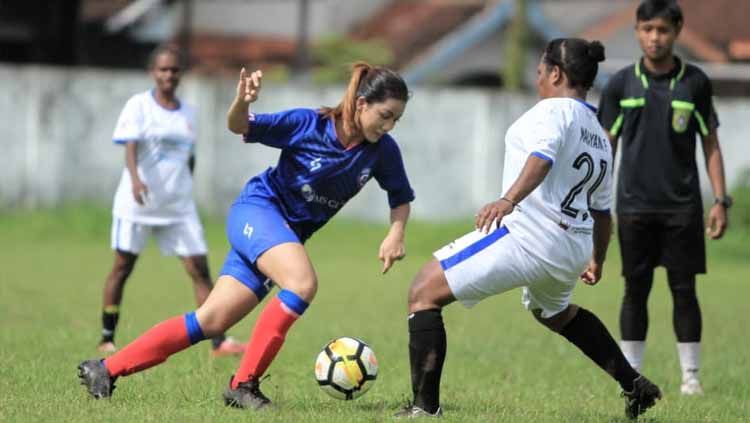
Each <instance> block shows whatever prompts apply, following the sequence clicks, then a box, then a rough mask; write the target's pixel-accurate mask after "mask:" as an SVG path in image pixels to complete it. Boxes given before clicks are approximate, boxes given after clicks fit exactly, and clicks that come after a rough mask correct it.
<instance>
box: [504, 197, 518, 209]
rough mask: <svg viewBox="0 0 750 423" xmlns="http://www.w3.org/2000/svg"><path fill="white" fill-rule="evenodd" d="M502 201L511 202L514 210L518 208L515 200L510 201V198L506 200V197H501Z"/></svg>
mask: <svg viewBox="0 0 750 423" xmlns="http://www.w3.org/2000/svg"><path fill="white" fill-rule="evenodd" d="M500 199H501V200H503V201H507V202H509V203H510V204H511V205H512V206H513V207H514V208H515V207H516V206H518V203H516V202H515V201H513V200H511V199H509V198H506V197H500Z"/></svg>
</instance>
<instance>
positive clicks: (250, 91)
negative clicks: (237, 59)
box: [237, 68, 263, 104]
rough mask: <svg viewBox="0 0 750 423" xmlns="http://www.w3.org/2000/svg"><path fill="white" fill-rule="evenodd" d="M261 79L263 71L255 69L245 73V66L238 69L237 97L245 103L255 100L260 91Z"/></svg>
mask: <svg viewBox="0 0 750 423" xmlns="http://www.w3.org/2000/svg"><path fill="white" fill-rule="evenodd" d="M262 79H263V71H260V70H256V71H255V72H253V73H251V74H250V75H247V72H246V71H245V68H242V70H240V80H239V82H238V83H237V99H239V100H241V101H242V102H243V103H246V104H249V103H252V102H254V101H255V100H257V99H258V94H259V93H260V85H261V80H262Z"/></svg>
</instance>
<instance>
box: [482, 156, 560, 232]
mask: <svg viewBox="0 0 750 423" xmlns="http://www.w3.org/2000/svg"><path fill="white" fill-rule="evenodd" d="M551 168H552V164H551V163H550V162H548V161H547V160H544V159H541V158H539V157H536V156H530V157H529V158H528V159H527V160H526V164H525V165H524V167H523V170H521V175H520V176H519V177H518V179H516V181H515V182H514V183H513V185H511V187H510V189H509V190H508V192H506V193H505V195H504V196H502V197H501V198H500V199H499V200H496V201H493V202H491V203H489V204H487V205H485V206H484V207H482V208H481V210H479V213H477V217H476V228H477V229H478V230H480V231H482V232H485V233H487V232H489V230H490V227H491V226H492V223H493V222H495V221H496V220H497V226H498V227H499V226H500V223H501V221H502V219H503V217H505V216H507V215H509V214H511V213H512V212H513V209H514V208H515V206H516V205H517V204H518V203H520V202H521V200H523V199H524V198H526V196H527V195H529V194H530V193H531V192H532V191H534V190H535V189H536V187H538V186H539V184H541V183H542V181H543V180H544V178H545V177H546V176H547V173H549V170H550V169H551Z"/></svg>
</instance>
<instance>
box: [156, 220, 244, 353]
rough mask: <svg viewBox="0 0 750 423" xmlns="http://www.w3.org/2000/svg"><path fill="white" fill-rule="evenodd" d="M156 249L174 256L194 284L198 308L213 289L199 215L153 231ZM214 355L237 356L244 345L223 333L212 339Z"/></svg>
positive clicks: (241, 351) (206, 247)
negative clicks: (157, 244)
mask: <svg viewBox="0 0 750 423" xmlns="http://www.w3.org/2000/svg"><path fill="white" fill-rule="evenodd" d="M154 235H155V237H156V239H157V242H158V243H159V248H160V249H161V252H162V254H164V255H176V256H178V257H179V258H180V260H181V261H182V264H183V266H184V268H185V271H186V272H187V274H188V276H190V279H191V280H192V282H193V290H194V292H195V302H196V304H197V305H198V306H200V305H201V304H203V302H204V301H206V298H208V294H209V293H210V292H211V289H212V288H213V284H212V283H211V275H210V272H209V269H208V259H207V257H206V254H207V252H208V246H207V245H206V240H205V237H204V236H203V225H201V222H200V219H199V218H198V214H197V213H195V212H193V213H190V214H189V215H188V216H186V217H185V218H184V219H182V220H181V221H179V222H176V223H173V224H171V225H166V226H160V227H158V228H155V229H154ZM211 344H212V348H213V352H212V354H213V355H214V356H223V355H239V354H242V353H243V352H244V351H245V346H244V345H243V344H241V343H239V342H237V341H235V340H233V339H231V338H227V337H226V336H225V335H224V334H223V333H221V334H218V335H216V336H214V337H212V338H211Z"/></svg>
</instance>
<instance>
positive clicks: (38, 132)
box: [0, 65, 750, 221]
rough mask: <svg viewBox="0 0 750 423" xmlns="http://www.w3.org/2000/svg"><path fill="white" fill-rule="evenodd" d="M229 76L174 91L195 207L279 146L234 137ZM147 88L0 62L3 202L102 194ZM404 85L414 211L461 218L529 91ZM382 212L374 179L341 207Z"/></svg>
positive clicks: (739, 132)
mask: <svg viewBox="0 0 750 423" xmlns="http://www.w3.org/2000/svg"><path fill="white" fill-rule="evenodd" d="M234 86H235V82H234V81H233V80H219V79H203V78H190V77H188V78H186V79H185V80H184V81H183V85H182V86H181V87H180V92H179V93H180V95H181V97H182V98H183V99H184V100H185V101H188V102H190V103H193V104H197V105H198V107H199V110H200V112H199V130H198V131H199V141H198V147H197V160H198V164H197V169H196V176H195V177H196V181H195V187H196V198H197V201H198V204H199V207H200V208H201V209H203V210H206V211H208V212H210V213H212V214H217V215H222V214H224V213H225V211H226V210H227V208H228V207H229V205H230V204H231V202H232V200H233V199H234V197H235V196H236V195H237V194H238V193H239V191H240V190H241V189H242V186H243V185H244V183H245V181H246V180H247V179H248V178H249V177H251V176H252V175H254V174H256V173H258V172H260V171H262V170H263V169H265V168H267V167H268V166H272V165H274V164H275V162H276V157H277V156H278V151H277V150H274V149H271V148H268V147H264V146H259V145H245V144H243V143H242V142H241V141H240V140H239V138H238V137H235V136H233V135H232V134H230V133H229V132H228V131H227V130H226V129H225V113H226V108H227V106H228V105H229V103H230V102H231V100H232V98H233V93H234ZM150 87H151V81H150V80H149V79H148V77H147V76H146V75H145V74H143V73H137V72H136V73H133V72H113V71H109V70H107V71H105V70H81V69H75V70H73V69H64V68H48V67H28V66H27V67H21V66H7V65H2V66H0V92H2V93H3V95H2V96H0V134H2V137H0V146H1V151H2V152H3V154H2V158H0V181H2V183H0V209H3V208H6V209H7V208H11V207H30V208H33V207H54V206H56V205H59V204H61V203H64V202H75V201H80V200H89V201H94V202H97V203H99V204H102V205H109V204H111V201H112V195H113V194H114V190H115V187H116V186H117V182H118V180H119V177H120V173H121V171H122V169H123V167H124V149H123V148H122V147H120V146H116V145H113V144H112V142H111V135H112V130H113V127H114V124H115V122H116V119H117V116H118V114H119V112H120V110H121V108H122V106H123V105H124V103H125V101H126V100H127V99H128V98H129V97H130V96H131V95H132V94H134V93H136V92H140V91H143V90H146V89H149V88H150ZM413 91H414V92H413V97H412V100H411V101H410V102H409V106H408V108H407V111H406V114H405V116H404V118H403V119H402V121H401V122H400V123H399V125H398V126H397V128H396V129H395V130H394V132H393V135H394V136H395V137H396V139H397V140H398V141H399V144H400V146H401V149H402V151H403V154H404V160H405V163H406V166H407V169H408V171H409V175H410V179H411V181H412V185H413V186H414V189H415V191H416V195H417V201H416V202H415V203H414V209H413V210H414V216H415V217H416V218H421V219H431V220H435V219H451V218H459V217H465V216H470V215H472V214H473V213H474V212H475V210H476V209H477V207H479V206H481V205H482V204H484V203H485V202H486V201H487V200H489V199H492V198H493V197H496V196H498V195H499V194H500V193H499V190H500V176H501V174H502V162H503V136H504V133H505V130H506V129H507V127H508V126H509V125H510V124H511V123H512V122H513V120H515V119H516V118H517V117H518V116H520V115H521V114H522V113H523V111H524V110H526V109H527V108H528V107H529V106H530V105H532V104H534V102H535V101H536V100H535V98H533V97H531V96H515V95H510V94H500V93H496V92H482V91H477V90H453V89H442V88H439V89H438V88H426V87H413ZM342 93H343V87H329V88H314V87H307V86H293V85H284V86H279V85H277V86H273V85H266V86H264V90H263V92H262V94H261V99H260V100H259V101H258V102H257V103H256V104H255V105H254V107H253V110H255V111H259V112H272V111H278V110H283V109H286V108H291V107H313V108H315V107H318V106H320V105H335V104H336V103H337V102H338V101H339V99H340V96H341V95H342ZM716 107H717V109H718V113H719V116H720V119H721V122H722V126H721V128H720V132H719V135H720V138H721V141H722V146H723V149H724V153H725V161H726V165H727V173H728V176H729V180H730V183H731V181H733V180H734V178H735V177H736V175H737V173H738V171H739V170H740V169H741V168H742V167H748V166H750V154H748V153H750V148H748V146H747V145H748V140H747V134H748V133H750V119H748V118H747V117H748V116H750V102H748V101H747V100H717V102H716ZM699 151H700V149H699ZM699 154H700V153H699ZM699 163H700V167H703V164H702V163H703V160H702V159H701V160H700V161H699ZM704 173H705V172H704ZM703 177H704V181H703V186H704V188H705V189H708V184H707V183H706V181H705V174H704V175H703ZM387 213H388V208H387V204H386V195H385V193H384V192H382V191H381V190H380V189H379V187H378V186H377V184H376V183H370V184H368V186H367V187H366V188H365V189H364V190H363V192H362V193H360V194H359V196H358V197H357V198H355V199H354V200H352V202H350V203H349V204H348V205H347V206H346V207H345V208H344V210H343V211H342V214H343V215H347V216H351V217H359V218H365V219H375V220H382V221H386V220H387Z"/></svg>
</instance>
